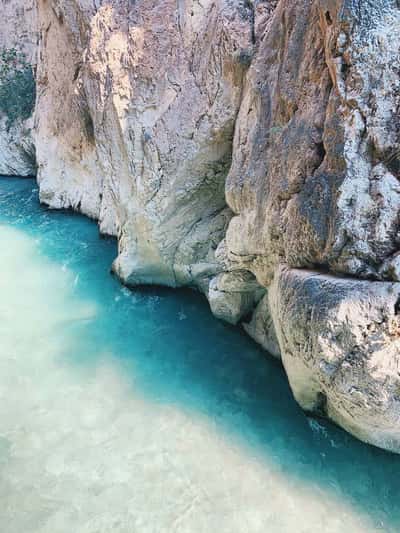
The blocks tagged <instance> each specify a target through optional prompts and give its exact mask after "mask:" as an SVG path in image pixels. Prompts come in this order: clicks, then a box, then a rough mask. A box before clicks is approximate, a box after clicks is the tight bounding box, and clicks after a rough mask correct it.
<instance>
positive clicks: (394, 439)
mask: <svg viewBox="0 0 400 533" xmlns="http://www.w3.org/2000/svg"><path fill="white" fill-rule="evenodd" d="M269 301H270V308H271V312H272V315H273V320H274V324H275V326H276V331H277V336H278V339H279V344H280V347H281V351H282V361H283V365H284V367H285V369H286V373H287V375H288V378H289V382H290V385H291V388H292V390H293V393H294V395H295V397H296V399H297V401H298V402H299V403H300V405H301V406H302V407H303V408H304V409H305V410H306V411H310V412H314V413H317V414H318V415H322V416H327V417H329V418H331V419H332V420H334V421H335V422H337V423H338V424H340V425H341V426H342V427H344V428H345V429H347V430H348V431H349V432H350V433H352V434H353V435H355V436H356V437H358V438H360V439H362V440H365V441H367V442H370V443H372V444H375V445H376V446H381V447H383V448H386V449H389V450H392V451H396V452H400V283H389V282H369V281H362V280H354V279H347V278H343V279H341V278H337V277H334V276H329V275H322V274H318V273H317V272H310V271H304V270H296V269H291V270H288V269H283V268H281V269H280V270H279V272H278V274H277V275H276V278H275V281H274V283H273V284H272V286H271V288H270V290H269Z"/></svg>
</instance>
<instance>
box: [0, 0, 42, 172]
mask: <svg viewBox="0 0 400 533" xmlns="http://www.w3.org/2000/svg"><path fill="white" fill-rule="evenodd" d="M0 7H1V13H2V14H1V17H0V51H1V50H4V49H6V50H8V49H15V50H17V51H18V52H22V53H23V54H25V56H26V61H27V62H28V63H29V64H30V65H32V68H35V65H36V55H37V10H36V2H35V0H26V1H25V0H13V1H12V2H9V1H7V0H2V1H1V2H0ZM1 174H6V175H17V176H34V175H35V174H36V161H35V146H34V141H33V119H32V118H30V119H28V120H26V121H16V122H15V123H14V124H12V126H11V127H10V125H9V124H8V123H7V119H6V117H0V175H1Z"/></svg>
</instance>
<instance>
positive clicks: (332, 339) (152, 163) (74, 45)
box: [0, 0, 400, 451]
mask: <svg viewBox="0 0 400 533" xmlns="http://www.w3.org/2000/svg"><path fill="white" fill-rule="evenodd" d="M19 3H20V2H19V1H18V2H16V3H15V6H14V8H13V9H14V10H15V9H16V8H18V6H19ZM21 5H22V4H21ZM24 5H25V4H24ZM29 5H31V6H33V5H34V4H29ZM26 6H27V7H26V9H28V7H29V6H28V5H26ZM32 13H36V11H35V9H33V11H32ZM7 16H8V17H9V18H10V19H13V21H14V22H15V18H16V11H13V12H8V15H7ZM35 19H36V14H35V15H34V16H32V17H31V18H29V17H25V19H24V20H25V22H26V24H27V25H28V26H29V28H30V29H29V31H27V33H26V35H25V36H24V37H23V36H19V37H18V38H19V39H23V38H24V39H25V41H26V42H27V43H31V42H33V41H32V38H31V36H34V35H36V34H37V33H38V35H39V51H38V66H37V102H36V110H35V117H34V118H35V128H34V133H35V148H36V157H37V165H38V182H39V185H40V198H41V200H42V201H43V202H46V203H47V204H49V205H50V206H52V207H57V208H64V207H67V208H70V207H71V208H73V209H76V210H79V211H81V212H83V213H85V214H87V215H89V216H91V217H93V218H96V219H98V220H99V224H100V229H101V231H102V232H103V233H107V234H110V235H115V236H116V237H117V238H118V242H119V254H118V257H117V258H116V260H115V262H114V265H113V268H114V270H115V272H116V273H117V274H118V275H119V276H120V277H121V278H122V280H123V281H124V282H125V283H128V284H130V285H136V284H142V283H157V284H163V285H170V286H183V285H187V286H193V287H197V288H198V289H200V290H201V291H203V292H204V293H205V294H206V295H207V297H208V299H209V302H210V306H211V309H212V312H213V313H214V314H215V315H216V316H217V317H219V318H221V319H223V320H226V321H228V322H230V323H232V324H238V323H241V322H245V324H244V327H245V329H246V331H247V332H248V333H249V334H250V335H251V336H252V337H253V338H254V339H255V340H256V341H257V342H259V343H260V344H261V345H262V346H263V347H264V348H265V349H266V350H268V351H269V352H270V353H272V354H274V355H275V356H276V357H278V358H282V361H283V364H284V366H285V369H286V372H287V374H288V376H289V381H290V383H291V385H292V388H293V391H294V394H295V397H296V398H297V400H298V401H299V403H300V404H301V405H302V406H303V407H304V408H305V409H306V410H307V411H312V412H316V413H318V414H323V415H324V416H328V417H330V418H331V419H333V420H334V421H336V422H337V423H339V424H341V425H342V426H343V427H345V428H346V429H347V430H349V431H350V432H351V433H353V434H354V435H356V436H358V437H359V438H361V439H363V440H366V441H368V442H371V443H373V444H376V445H378V446H382V447H384V448H388V449H391V450H395V451H400V447H399V439H398V434H399V432H400V421H399V420H398V386H397V373H396V372H397V367H398V358H399V352H400V347H399V339H400V333H399V324H398V307H399V304H398V298H399V293H400V289H399V285H398V284H397V283H396V282H398V281H400V238H399V225H400V218H399V212H400V181H399V180H400V155H399V153H400V152H399V135H400V130H399V128H398V120H397V118H398V113H399V109H400V81H399V76H398V73H399V72H400V59H399V58H400V31H399V29H400V8H399V6H398V2H397V1H396V0H375V1H374V2H365V1H364V2H361V1H354V0H280V1H279V2H277V1H276V0H254V1H247V0H236V1H233V0H207V1H206V2H201V3H199V2H197V1H194V0H188V1H186V2H178V3H176V2H175V0H174V1H173V0H138V1H136V2H134V3H133V2H127V1H126V0H100V1H99V0H96V1H95V2H92V1H90V2H89V1H86V0H63V1H60V0H38V3H37V19H38V26H37V27H36V26H35V23H34V21H35ZM11 27H12V25H11ZM5 33H7V31H6V32H5ZM2 38H4V37H2ZM4 39H6V40H7V38H4ZM5 42H6V41H5ZM3 45H4V43H3ZM29 46H30V45H29ZM29 46H28V49H29ZM32 51H33V52H32V56H31V57H34V55H35V47H34V46H33V47H32ZM32 64H33V65H34V64H35V61H34V60H33V59H32ZM12 134H13V136H14V137H15V138H16V142H14V141H11V142H10V133H7V134H5V133H4V127H3V128H0V151H1V152H2V154H1V157H0V172H1V171H2V169H4V168H6V167H7V169H8V171H7V173H10V172H11V171H12V172H13V173H19V174H27V173H30V172H31V170H28V166H29V165H28V163H26V162H25V160H24V157H25V156H26V154H27V153H28V152H29V150H28V149H27V148H26V146H31V144H30V141H29V138H30V137H29V135H28V136H26V138H25V139H24V141H23V142H22V141H21V138H22V137H21V134H20V132H19V131H17V132H16V133H15V132H14V133H12ZM25 145H26V146H25ZM21 150H22V152H21ZM30 152H32V150H30ZM2 164H3V166H1V165H2ZM299 269H302V270H299ZM315 271H319V272H320V273H319V274H318V273H317V272H315ZM325 273H326V274H325ZM340 276H341V277H340Z"/></svg>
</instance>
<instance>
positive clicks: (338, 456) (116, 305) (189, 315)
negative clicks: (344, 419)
mask: <svg viewBox="0 0 400 533" xmlns="http://www.w3.org/2000/svg"><path fill="white" fill-rule="evenodd" d="M0 187H1V188H0V191H2V192H1V193H0V218H2V219H3V220H4V219H5V218H6V220H7V223H11V224H13V225H15V226H17V227H22V228H23V230H24V231H27V232H29V233H30V234H32V235H35V236H38V237H39V236H40V239H41V247H42V251H43V253H44V254H46V255H48V256H49V257H50V258H51V260H53V261H54V260H55V261H56V262H58V263H60V264H67V266H68V268H69V269H70V270H72V271H73V272H74V273H76V276H78V278H77V280H78V281H77V287H76V290H78V291H80V293H81V294H82V295H83V297H84V299H88V300H91V299H94V300H96V301H97V302H99V303H100V309H101V311H100V313H99V315H98V318H97V319H96V320H95V321H93V322H90V323H88V322H85V323H77V324H72V325H70V326H68V327H70V328H78V329H79V332H80V334H81V335H80V338H82V336H84V338H85V358H84V360H82V359H81V351H82V350H81V348H82V345H81V344H80V348H79V352H78V351H77V353H74V354H72V355H71V357H72V359H73V364H75V365H84V366H85V367H87V368H89V370H90V369H91V368H94V367H95V366H96V364H97V363H98V362H99V359H98V357H99V355H98V353H99V347H101V348H102V350H101V351H102V352H103V353H104V352H107V351H108V352H110V353H112V354H113V356H114V357H117V358H118V361H119V364H121V365H123V366H124V368H125V370H126V373H127V375H130V374H131V375H132V380H133V379H134V386H135V387H140V389H141V390H142V392H143V393H144V394H146V395H147V396H148V397H149V398H150V399H151V400H152V401H157V402H163V403H164V402H165V403H168V404H176V405H178V406H179V407H180V408H181V409H183V410H185V411H190V412H192V414H193V417H196V415H198V414H199V413H201V414H202V415H205V416H206V417H207V418H208V419H209V420H210V422H211V423H213V424H215V426H216V427H219V428H220V431H221V432H224V433H225V434H227V435H229V438H231V439H232V441H235V442H240V443H241V444H243V445H245V446H246V447H248V450H249V453H252V454H256V455H258V456H259V457H260V458H262V460H264V461H266V462H268V463H271V462H273V463H274V465H275V466H276V468H277V469H278V470H279V471H280V472H281V473H282V474H283V475H285V476H288V477H290V476H295V477H296V478H297V479H298V480H301V482H302V483H310V484H313V485H314V486H315V485H317V486H319V487H321V489H323V490H324V491H326V494H327V496H328V497H329V495H332V496H333V497H336V498H337V497H339V498H341V499H343V500H345V501H346V502H347V503H348V504H349V505H351V506H353V507H355V508H358V509H359V510H360V511H361V512H363V513H365V514H366V515H368V516H370V517H371V518H372V519H373V520H374V523H375V524H376V527H377V530H382V531H400V506H399V505H398V494H399V489H400V456H396V455H392V454H389V453H386V452H383V451H381V450H379V449H376V448H373V447H370V446H367V445H364V444H362V443H360V442H358V441H356V440H355V439H353V438H352V437H351V436H349V435H348V434H346V433H345V432H343V431H341V430H340V429H338V428H336V427H334V426H332V425H331V424H329V423H327V422H316V421H311V420H309V419H307V417H306V416H305V415H304V413H303V412H302V411H301V410H300V408H299V407H298V406H297V404H296V403H295V401H294V400H293V398H292V395H291V392H290V389H289V387H288V384H287V380H286V377H285V374H284V372H283V370H282V368H281V366H280V364H279V363H278V362H277V361H275V360H274V359H272V358H270V357H266V356H265V353H263V352H262V351H261V349H259V348H258V347H257V346H256V345H255V344H254V343H253V342H252V341H251V340H250V339H249V338H248V337H247V336H246V335H244V334H243V333H242V332H241V331H240V330H239V329H238V328H232V327H230V326H227V325H225V324H223V323H221V322H219V321H217V320H216V319H214V318H213V317H212V315H211V313H210V310H209V307H208V304H207V302H206V301H205V299H204V298H203V297H201V296H200V295H198V294H196V293H194V292H191V291H172V290H167V289H160V288H151V289H137V290H135V291H132V292H131V291H129V290H128V289H126V288H124V287H122V286H121V285H120V284H119V282H118V281H117V280H116V279H114V278H113V277H111V276H110V275H109V270H110V265H111V262H112V260H113V259H114V257H115V254H116V245H115V242H114V241H110V240H100V239H99V238H98V230H97V227H96V225H95V224H94V223H93V222H91V221H89V220H87V219H85V218H84V217H81V216H79V215H72V214H70V213H63V212H54V211H53V212H49V211H48V210H46V209H45V208H42V207H40V206H39V204H38V202H37V191H36V189H35V186H34V183H33V182H29V181H28V182H27V181H21V182H18V183H16V182H15V181H11V180H9V179H7V180H2V181H1V182H0ZM11 199H12V201H11ZM58 334H59V335H60V339H62V336H63V335H65V334H68V332H67V331H66V330H65V328H64V329H63V331H60V332H58ZM105 393H106V391H105ZM378 528H379V529H378Z"/></svg>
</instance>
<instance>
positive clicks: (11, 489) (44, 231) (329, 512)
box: [0, 178, 400, 533]
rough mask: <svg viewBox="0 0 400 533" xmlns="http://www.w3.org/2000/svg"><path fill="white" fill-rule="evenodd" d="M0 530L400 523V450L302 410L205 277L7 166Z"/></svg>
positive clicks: (119, 531) (335, 528)
mask: <svg viewBox="0 0 400 533" xmlns="http://www.w3.org/2000/svg"><path fill="white" fill-rule="evenodd" d="M0 243H1V246H0V531H1V532H2V533H30V532H32V533H33V532H34V533H110V532H115V533H136V532H137V533H178V532H179V533H184V532H185V533H198V532H204V533H306V532H307V533H308V532H309V533H328V532H329V533H336V532H337V533H339V532H340V533H343V532H351V533H354V532H363V533H365V532H367V533H368V532H375V531H384V532H399V531H400V503H399V494H400V491H399V489H400V457H399V456H396V455H392V454H389V453H386V452H383V451H381V450H378V449H376V448H373V447H370V446H367V445H364V444H362V443H360V442H358V441H356V440H355V439H353V438H352V437H351V436H349V435H347V434H346V433H345V432H343V431H341V430H340V429H338V428H336V427H334V426H332V425H331V424H329V423H328V422H323V421H317V420H313V419H309V418H307V417H306V416H305V415H304V413H303V412H302V411H301V410H300V408H299V407H298V406H297V404H296V403H295V401H294V400H293V397H292V395H291V392H290V389H289V387H288V384H287V381H286V378H285V375H284V372H283V370H282V368H281V367H280V365H279V363H278V362H277V361H275V360H274V359H273V358H272V357H269V356H267V355H266V354H264V353H263V352H262V351H261V350H260V349H259V348H258V347H257V345H256V344H254V343H253V342H252V341H251V340H250V339H249V338H247V337H246V336H245V335H244V334H243V333H242V332H241V331H240V329H239V328H236V329H235V328H232V327H230V326H228V325H225V324H223V323H222V322H219V321H217V320H216V319H215V318H213V317H212V315H211V313H210V311H209V308H208V304H207V302H206V301H205V299H204V298H203V297H202V296H201V295H199V294H196V293H195V292H192V291H183V290H176V291H173V290H167V289H161V288H152V289H135V290H133V291H130V290H128V289H127V288H124V287H123V286H122V285H121V284H120V283H119V282H118V280H116V279H115V278H114V277H113V276H112V275H111V274H110V265H111V263H112V260H113V259H114V258H115V256H116V253H117V250H116V243H115V241H114V240H111V239H102V238H100V237H99V234H98V228H97V225H96V224H95V222H93V221H90V220H88V219H86V218H85V217H82V216H79V215H76V214H73V213H69V212H58V211H51V210H49V209H46V208H45V207H42V206H40V205H39V202H38V191H37V187H36V185H35V183H34V181H32V180H29V179H16V178H1V179H0Z"/></svg>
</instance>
